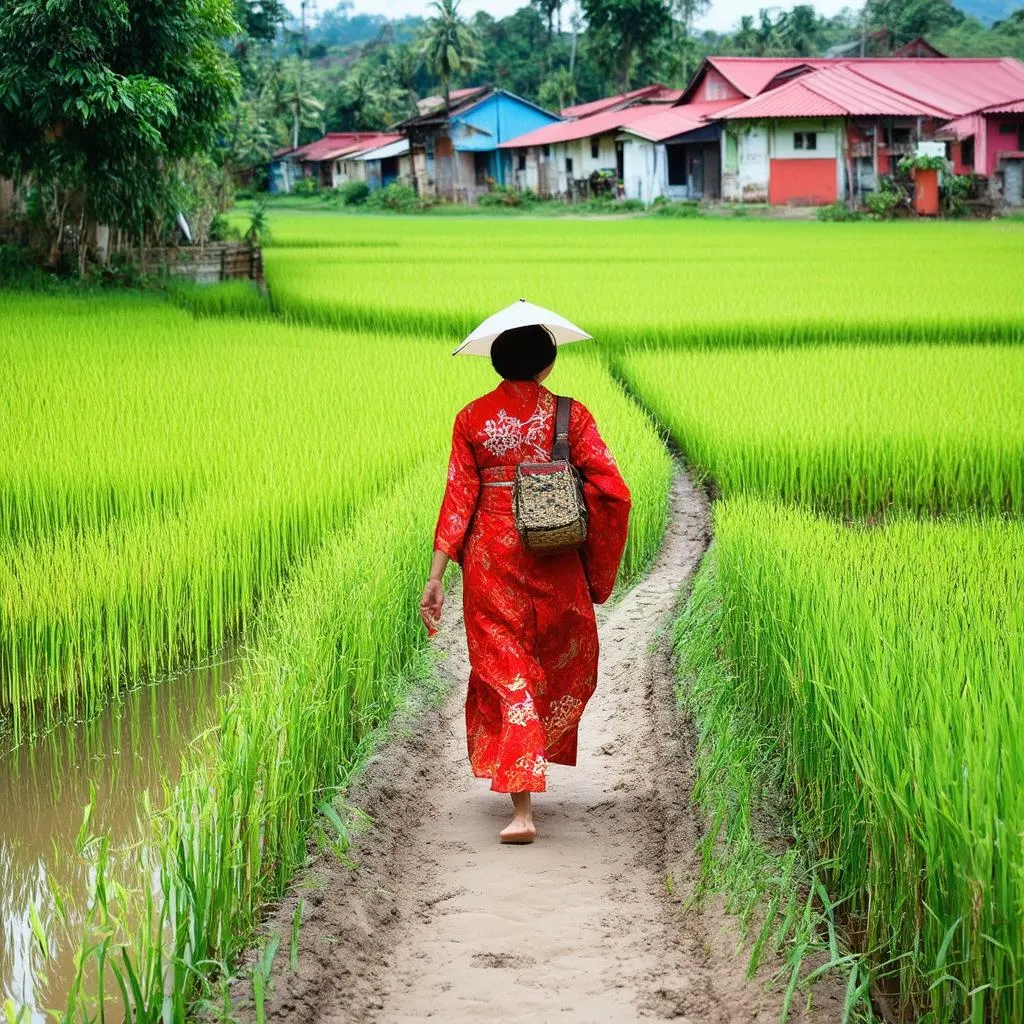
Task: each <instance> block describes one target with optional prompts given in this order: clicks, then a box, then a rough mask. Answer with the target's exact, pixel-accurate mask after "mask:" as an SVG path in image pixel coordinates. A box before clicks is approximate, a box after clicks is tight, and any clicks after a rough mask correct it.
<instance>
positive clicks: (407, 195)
mask: <svg viewBox="0 0 1024 1024" xmlns="http://www.w3.org/2000/svg"><path fill="white" fill-rule="evenodd" d="M364 205H365V206H366V208H367V209H370V210H389V211H391V212H392V213H416V212H418V211H419V210H423V209H426V208H427V207H428V206H429V205H430V204H429V202H428V201H426V200H424V199H421V198H420V197H419V196H418V195H417V194H416V189H414V188H413V187H412V186H411V185H403V184H402V183H401V182H398V181H393V182H391V184H390V185H385V186H384V188H379V189H377V191H376V192H371V193H370V194H369V196H368V197H367V199H366V202H365V204H364Z"/></svg>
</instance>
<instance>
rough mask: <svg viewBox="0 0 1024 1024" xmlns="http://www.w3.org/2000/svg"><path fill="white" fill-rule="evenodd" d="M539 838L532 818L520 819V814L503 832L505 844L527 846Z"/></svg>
mask: <svg viewBox="0 0 1024 1024" xmlns="http://www.w3.org/2000/svg"><path fill="white" fill-rule="evenodd" d="M536 838H537V829H536V828H535V827H534V824H533V819H532V818H524V817H520V816H519V815H518V814H517V815H516V816H515V817H514V818H513V819H512V820H511V821H510V822H509V823H508V825H506V826H505V827H504V828H503V829H502V830H501V841H502V842H503V843H516V844H526V843H532V842H533V841H534V839H536Z"/></svg>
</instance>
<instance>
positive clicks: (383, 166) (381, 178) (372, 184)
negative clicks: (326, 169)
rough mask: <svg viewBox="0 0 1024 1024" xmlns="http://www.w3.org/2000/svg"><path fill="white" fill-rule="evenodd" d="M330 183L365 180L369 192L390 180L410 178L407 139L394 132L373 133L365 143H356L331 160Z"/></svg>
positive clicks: (383, 185)
mask: <svg viewBox="0 0 1024 1024" xmlns="http://www.w3.org/2000/svg"><path fill="white" fill-rule="evenodd" d="M333 180H334V187H335V188H337V187H338V186H339V185H342V184H344V183H345V182H348V181H365V182H366V184H367V185H368V186H369V188H370V191H371V192H375V191H376V190H377V189H379V188H384V187H385V186H386V185H390V184H391V183H392V182H396V181H401V182H404V183H407V184H408V183H410V182H411V181H412V161H411V158H410V156H409V140H408V139H407V138H405V137H404V136H402V135H398V134H396V133H394V132H390V133H387V134H380V135H377V136H376V137H375V138H374V139H373V140H372V141H371V142H370V144H369V145H367V144H366V142H365V141H364V142H362V143H359V144H357V145H355V146H353V147H352V148H351V149H349V150H347V151H346V152H344V153H342V154H341V155H339V156H338V157H337V159H336V160H335V167H334V179H333Z"/></svg>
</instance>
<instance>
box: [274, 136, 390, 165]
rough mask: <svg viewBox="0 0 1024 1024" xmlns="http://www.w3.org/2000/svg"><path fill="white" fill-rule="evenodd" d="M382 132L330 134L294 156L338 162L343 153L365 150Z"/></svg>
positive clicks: (310, 159)
mask: <svg viewBox="0 0 1024 1024" xmlns="http://www.w3.org/2000/svg"><path fill="white" fill-rule="evenodd" d="M380 135H381V133H380V132H328V133H327V134H326V135H325V136H324V137H323V138H322V139H317V140H316V142H310V143H309V144H308V145H305V146H302V147H301V148H300V149H297V150H296V151H295V153H294V154H293V156H294V157H295V159H297V160H303V161H306V162H310V163H319V162H320V161H322V160H336V159H337V158H338V157H339V156H341V154H342V153H345V152H347V151H348V150H350V149H352V147H353V146H359V147H360V148H363V149H365V148H366V146H368V145H372V144H373V142H374V140H375V139H377V138H379V137H380Z"/></svg>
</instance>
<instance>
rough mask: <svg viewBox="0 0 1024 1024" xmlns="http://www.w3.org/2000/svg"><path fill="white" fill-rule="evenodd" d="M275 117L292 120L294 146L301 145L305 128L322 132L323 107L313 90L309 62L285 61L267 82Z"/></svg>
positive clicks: (301, 59) (293, 57) (286, 59)
mask: <svg viewBox="0 0 1024 1024" xmlns="http://www.w3.org/2000/svg"><path fill="white" fill-rule="evenodd" d="M266 87H267V90H268V93H269V95H270V96H271V97H272V98H273V104H274V111H275V113H276V114H278V115H281V114H287V116H288V117H289V118H290V120H291V143H292V148H293V149H295V148H296V147H297V146H298V145H299V132H300V131H301V129H303V128H318V129H319V130H320V131H323V112H324V104H323V101H322V100H321V99H320V97H319V96H318V95H317V92H316V90H315V88H314V85H313V82H312V76H311V74H310V68H309V64H308V62H307V61H305V60H303V58H302V57H299V56H298V55H294V54H293V55H292V56H291V57H287V58H285V59H284V60H283V61H281V62H280V64H279V65H278V66H277V68H276V71H275V74H274V75H273V76H272V78H271V79H270V80H269V81H268V82H267V86H266Z"/></svg>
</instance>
